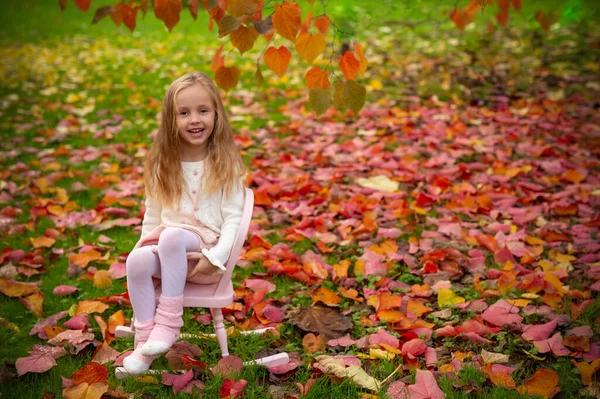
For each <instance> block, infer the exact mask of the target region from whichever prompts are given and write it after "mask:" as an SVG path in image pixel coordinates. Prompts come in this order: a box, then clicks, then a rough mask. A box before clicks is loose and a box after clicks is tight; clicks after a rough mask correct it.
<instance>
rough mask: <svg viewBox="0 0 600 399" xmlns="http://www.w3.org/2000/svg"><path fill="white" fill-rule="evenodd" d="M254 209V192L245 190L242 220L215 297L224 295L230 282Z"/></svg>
mask: <svg viewBox="0 0 600 399" xmlns="http://www.w3.org/2000/svg"><path fill="white" fill-rule="evenodd" d="M253 209H254V192H253V191H252V190H251V189H249V188H246V190H245V195H244V208H243V210H242V220H241V221H240V227H239V228H238V231H237V234H236V236H235V241H234V242H233V247H232V248H231V252H230V254H229V259H227V263H226V264H225V269H226V270H225V272H224V273H223V274H222V275H221V279H220V280H219V283H218V285H217V289H216V290H215V295H220V294H224V293H225V290H226V289H227V286H228V285H229V282H230V281H231V274H232V273H233V269H234V267H235V265H236V263H237V261H238V258H239V256H240V251H241V250H242V247H243V246H244V241H246V236H247V235H248V229H249V228H250V221H251V220H252V211H253Z"/></svg>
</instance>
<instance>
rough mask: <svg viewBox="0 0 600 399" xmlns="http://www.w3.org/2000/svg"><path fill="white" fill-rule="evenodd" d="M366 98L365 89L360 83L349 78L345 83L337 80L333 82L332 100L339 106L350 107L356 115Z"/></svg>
mask: <svg viewBox="0 0 600 399" xmlns="http://www.w3.org/2000/svg"><path fill="white" fill-rule="evenodd" d="M366 99H367V89H366V88H365V86H363V85H361V84H360V83H357V82H355V81H353V80H349V81H347V82H345V83H342V82H338V83H336V84H335V92H334V94H333V101H334V103H335V104H336V105H337V106H338V107H340V108H350V109H351V110H352V111H354V113H355V114H356V115H358V112H359V111H360V110H361V108H362V107H363V105H365V100H366Z"/></svg>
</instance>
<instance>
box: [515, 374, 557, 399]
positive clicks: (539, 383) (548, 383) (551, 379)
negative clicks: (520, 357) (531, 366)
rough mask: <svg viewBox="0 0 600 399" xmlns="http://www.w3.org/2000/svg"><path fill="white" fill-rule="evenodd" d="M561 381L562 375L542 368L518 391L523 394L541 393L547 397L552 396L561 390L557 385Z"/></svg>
mask: <svg viewBox="0 0 600 399" xmlns="http://www.w3.org/2000/svg"><path fill="white" fill-rule="evenodd" d="M559 381H560V377H559V376H558V374H556V372H555V371H552V370H549V369H545V368H542V369H539V370H538V371H536V372H535V374H533V376H532V377H531V378H530V379H528V380H527V381H525V383H524V384H523V385H521V386H520V387H518V388H517V391H518V392H519V393H520V394H521V395H530V396H531V395H541V396H543V397H545V398H551V397H553V396H554V395H556V394H557V393H558V392H559V391H560V388H559V387H558V386H557V385H558V383H559Z"/></svg>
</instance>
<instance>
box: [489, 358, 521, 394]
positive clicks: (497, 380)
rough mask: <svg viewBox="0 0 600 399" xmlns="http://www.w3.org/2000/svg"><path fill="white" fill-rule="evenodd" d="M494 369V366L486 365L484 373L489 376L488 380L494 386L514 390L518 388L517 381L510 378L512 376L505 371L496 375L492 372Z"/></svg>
mask: <svg viewBox="0 0 600 399" xmlns="http://www.w3.org/2000/svg"><path fill="white" fill-rule="evenodd" d="M493 367H494V364H492V363H488V364H486V365H485V367H484V369H483V371H484V373H485V374H486V375H487V376H488V378H489V379H490V380H491V381H492V382H493V383H494V385H496V386H499V387H506V388H513V389H514V388H516V384H515V381H514V380H513V378H512V377H511V376H510V374H508V372H506V371H504V372H500V373H494V372H493V370H492V369H493Z"/></svg>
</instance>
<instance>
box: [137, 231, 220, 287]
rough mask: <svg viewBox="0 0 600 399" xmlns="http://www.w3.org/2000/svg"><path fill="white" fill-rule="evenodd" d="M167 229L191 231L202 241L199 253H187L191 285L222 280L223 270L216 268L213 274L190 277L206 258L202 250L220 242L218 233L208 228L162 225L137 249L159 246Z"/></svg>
mask: <svg viewBox="0 0 600 399" xmlns="http://www.w3.org/2000/svg"><path fill="white" fill-rule="evenodd" d="M167 227H178V228H181V229H185V230H188V231H191V232H192V233H194V234H195V235H196V236H197V237H198V241H200V248H198V251H197V252H188V253H187V257H188V271H187V276H188V277H187V279H186V281H188V282H190V283H194V284H214V283H216V282H218V281H219V280H220V279H221V273H222V272H221V269H219V268H218V267H216V266H215V268H214V271H213V272H211V273H205V274H202V273H198V274H196V275H195V276H192V277H190V274H191V273H192V271H193V270H194V268H195V267H196V265H197V264H198V262H199V259H200V258H201V257H203V256H204V255H202V252H201V251H202V249H204V248H206V249H210V248H212V247H214V246H215V245H217V242H218V241H219V236H218V235H217V233H215V232H214V231H212V230H211V229H209V228H208V227H205V226H200V227H198V226H190V225H183V224H182V225H177V226H165V225H164V224H161V225H159V226H157V227H156V228H155V229H154V230H152V231H151V232H150V233H148V235H146V237H144V239H143V240H140V241H139V242H138V243H137V244H136V246H135V248H140V247H144V246H147V245H157V244H158V238H159V237H160V234H161V233H162V232H163V231H164V230H165V229H166V228H167ZM135 248H134V249H135ZM153 277H156V278H160V272H158V273H157V274H155V275H154V276H153Z"/></svg>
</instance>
